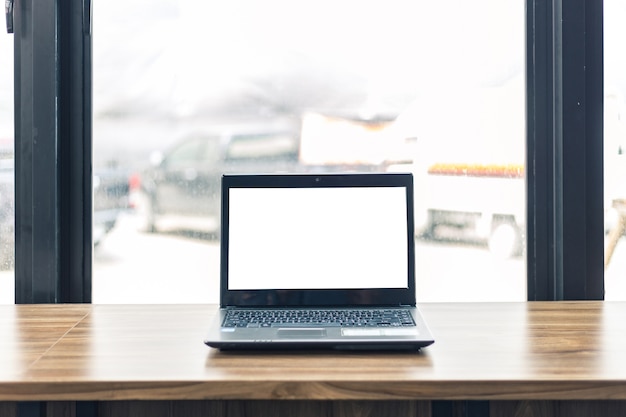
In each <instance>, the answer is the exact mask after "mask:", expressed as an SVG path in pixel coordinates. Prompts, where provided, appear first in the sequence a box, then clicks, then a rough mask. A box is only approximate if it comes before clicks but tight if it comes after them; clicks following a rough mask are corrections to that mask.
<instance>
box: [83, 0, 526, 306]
mask: <svg viewBox="0 0 626 417" xmlns="http://www.w3.org/2000/svg"><path fill="white" fill-rule="evenodd" d="M121 9H123V10H124V13H119V10H121ZM523 30H524V2H523V1H522V0H514V1H506V2H502V1H499V0H481V1H478V2H465V1H462V0H453V1H447V2H427V1H417V2H416V1H414V0H392V1H391V2H385V3H384V4H383V3H381V2H378V1H370V0H366V1H363V0H341V1H336V0H332V1H331V0H322V1H317V2H313V3H307V2H305V3H303V2H293V1H290V0H268V1H263V2H259V1H254V0H235V1H227V2H214V1H202V0H178V1H174V0H151V1H148V0H124V1H123V2H122V1H121V0H110V1H106V2H99V3H98V4H97V5H95V7H94V171H95V172H96V173H99V172H105V173H107V178H109V179H110V178H111V177H112V178H113V180H112V181H111V182H109V184H111V183H117V184H118V185H119V186H120V187H119V189H121V190H124V187H126V190H127V192H126V195H123V192H122V194H120V193H118V194H116V195H117V196H118V197H119V199H118V200H117V203H118V206H117V209H115V207H110V208H111V210H110V211H108V213H110V214H111V217H109V219H113V220H114V226H112V227H100V228H99V230H102V231H103V232H102V233H101V234H99V235H98V236H100V238H99V240H98V242H97V246H96V251H95V262H94V265H95V267H94V282H93V289H94V293H93V301H94V302H96V303H108V302H135V303H137V302H218V296H219V293H218V277H219V245H218V242H219V178H220V176H221V174H222V173H233V172H246V173H250V172H276V171H281V172H344V171H350V172H363V171H376V172H380V171H382V172H388V171H411V172H413V173H414V176H415V187H416V190H415V191H416V207H417V210H416V221H417V223H418V224H419V225H420V228H419V232H420V233H419V235H418V236H416V239H417V241H416V242H417V259H416V265H417V287H418V288H417V291H418V294H417V295H418V300H422V301H427V300H431V301H448V300H466V301H478V300H520V301H521V300H525V299H526V278H525V269H524V261H523V252H524V233H523V231H524V229H525V225H524V209H525V201H524V180H523V171H524V131H525V120H524V85H523V67H524V65H523V61H524V43H523V39H524V36H523V35H524V32H523ZM98 185H99V183H94V186H95V193H98ZM94 210H95V211H96V214H97V213H98V211H100V210H99V206H98V204H94ZM94 217H96V215H94ZM96 227H97V225H96V224H94V228H96ZM320 244H323V242H320ZM294 279H297V277H294ZM355 279H358V277H355Z"/></svg>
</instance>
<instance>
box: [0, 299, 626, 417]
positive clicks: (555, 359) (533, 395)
mask: <svg viewBox="0 0 626 417" xmlns="http://www.w3.org/2000/svg"><path fill="white" fill-rule="evenodd" d="M421 310H422V313H423V314H424V316H425V318H426V320H427V321H428V323H429V325H430V328H431V330H432V332H433V333H434V336H435V344H434V345H432V346H429V347H427V348H425V349H423V351H422V352H419V353H385V352H360V353H350V352H347V353H346V352H322V351H320V352H313V351H307V352H301V351H300V352H229V353H228V352H220V351H218V350H214V349H211V348H208V347H207V346H205V345H204V344H203V343H202V340H203V337H204V333H205V331H206V329H207V327H208V325H209V322H210V321H211V319H212V317H213V316H214V314H215V311H216V307H215V306H208V305H34V306H26V305H18V306H0V400H1V401H77V400H101V401H109V400H160V401H163V400H275V399H280V400H282V399H291V400H355V401H359V400H367V401H380V400H384V401H389V400H395V401H401V402H402V401H408V400H411V401H410V402H407V403H406V404H411V405H410V406H411V407H414V406H415V404H418V402H415V400H616V399H622V400H623V399H626V361H624V360H623V355H624V352H626V319H625V317H626V303H613V302H550V303H547V302H546V303H542V302H535V303H467V304H465V303H461V304H426V305H423V306H422V307H421ZM346 404H347V403H346ZM517 404H525V403H523V402H521V403H517ZM533 404H541V403H533ZM521 415H523V414H521Z"/></svg>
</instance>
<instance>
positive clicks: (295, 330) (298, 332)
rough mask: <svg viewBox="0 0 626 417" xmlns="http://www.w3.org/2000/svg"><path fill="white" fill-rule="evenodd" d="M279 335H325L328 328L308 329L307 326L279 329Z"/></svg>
mask: <svg viewBox="0 0 626 417" xmlns="http://www.w3.org/2000/svg"><path fill="white" fill-rule="evenodd" d="M277 335H278V336H279V337H286V338H290V337H294V338H301V337H325V336H326V330H325V329H320V328H316V329H306V328H286V329H278V331H277Z"/></svg>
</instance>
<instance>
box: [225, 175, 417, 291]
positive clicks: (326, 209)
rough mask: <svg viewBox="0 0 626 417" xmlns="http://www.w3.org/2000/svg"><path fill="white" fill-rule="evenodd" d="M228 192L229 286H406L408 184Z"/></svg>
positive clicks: (303, 287) (239, 189)
mask: <svg viewBox="0 0 626 417" xmlns="http://www.w3.org/2000/svg"><path fill="white" fill-rule="evenodd" d="M229 192H230V194H229V213H228V215H229V244H228V258H229V260H228V289H230V290H257V289H258V290H266V289H267V290H275V289H357V288H407V287H408V262H409V260H408V248H407V245H408V242H407V208H406V190H405V188H403V187H354V188H347V187H338V188H332V187H331V188H231V189H230V191H229Z"/></svg>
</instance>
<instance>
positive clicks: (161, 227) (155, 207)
mask: <svg viewBox="0 0 626 417" xmlns="http://www.w3.org/2000/svg"><path fill="white" fill-rule="evenodd" d="M298 152H299V131H298V129H296V128H293V127H291V126H287V127H280V128H276V127H271V128H267V127H263V126H261V127H259V126H247V127H242V126H237V127H235V128H221V129H219V130H218V131H215V132H208V133H198V134H192V135H189V136H187V137H185V138H184V139H183V140H182V141H180V142H178V143H177V144H176V145H175V146H174V147H172V148H171V149H169V150H168V151H167V152H165V153H164V154H155V155H154V157H153V158H152V161H151V162H152V166H151V167H150V168H149V169H148V170H146V171H145V172H144V173H143V174H142V175H141V178H140V179H137V180H136V182H137V183H140V190H141V196H140V197H139V198H138V203H137V204H136V206H137V210H138V211H139V212H142V213H143V215H144V216H145V222H146V229H147V231H150V232H156V231H172V230H177V231H193V232H202V233H215V232H218V231H219V213H220V207H219V204H220V187H221V176H222V174H224V173H270V172H296V171H298V170H300V168H299V164H298Z"/></svg>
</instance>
